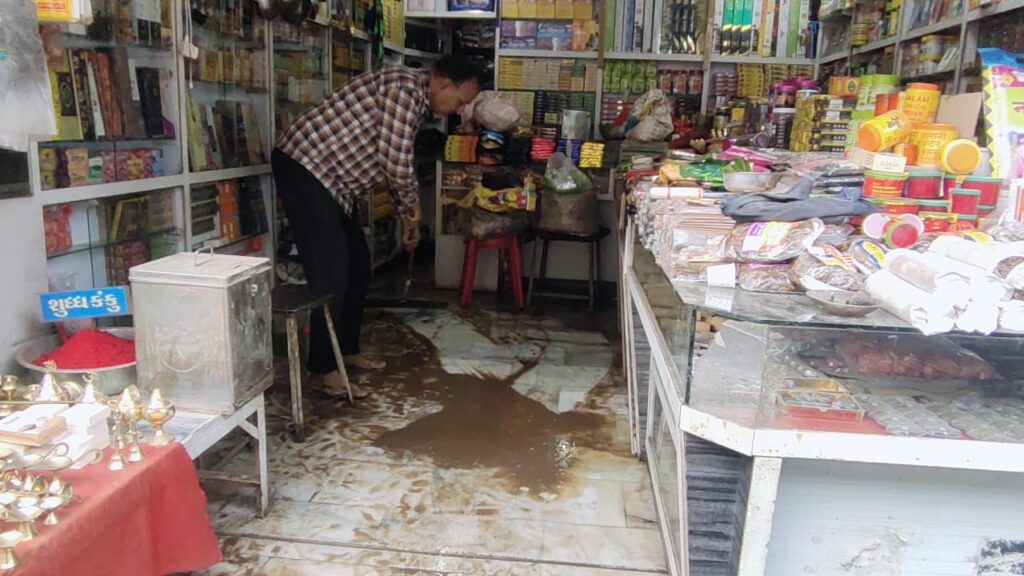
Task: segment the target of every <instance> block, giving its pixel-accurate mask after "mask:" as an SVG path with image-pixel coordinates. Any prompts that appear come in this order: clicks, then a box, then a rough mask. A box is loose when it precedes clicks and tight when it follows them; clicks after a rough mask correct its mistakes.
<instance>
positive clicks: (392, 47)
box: [384, 40, 405, 54]
mask: <svg viewBox="0 0 1024 576" xmlns="http://www.w3.org/2000/svg"><path fill="white" fill-rule="evenodd" d="M384 49H385V50H390V51H392V52H397V53H399V54H404V53H405V48H403V47H401V46H399V45H398V44H395V43H394V42H392V41H390V40H384Z"/></svg>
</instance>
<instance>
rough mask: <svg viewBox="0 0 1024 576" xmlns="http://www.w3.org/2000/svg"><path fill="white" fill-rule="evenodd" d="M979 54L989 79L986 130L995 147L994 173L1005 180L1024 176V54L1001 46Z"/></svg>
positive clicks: (992, 145)
mask: <svg viewBox="0 0 1024 576" xmlns="http://www.w3.org/2000/svg"><path fill="white" fill-rule="evenodd" d="M978 55H979V56H981V64H982V72H981V77H982V78H983V79H984V82H985V90H984V93H985V132H986V135H987V136H988V139H987V140H988V147H989V149H991V150H992V158H991V162H992V175H993V176H998V177H999V178H1002V179H1004V180H1010V179H1014V178H1021V177H1024V155H1022V154H1021V147H1022V145H1024V136H1022V135H1024V115H1022V114H1021V113H1020V110H1019V106H1020V104H1019V102H1020V93H1021V91H1022V90H1024V64H1022V62H1021V58H1022V57H1024V55H1022V54H1012V53H1010V52H1006V51H1005V50H1001V49H999V48H979V49H978Z"/></svg>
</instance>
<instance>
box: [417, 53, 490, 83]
mask: <svg viewBox="0 0 1024 576" xmlns="http://www.w3.org/2000/svg"><path fill="white" fill-rule="evenodd" d="M430 70H431V71H432V72H433V73H434V74H435V75H436V76H438V77H441V78H447V79H449V80H451V81H452V82H453V83H454V84H455V85H456V86H460V85H462V84H464V83H466V82H469V81H470V80H475V81H476V83H477V84H479V85H480V86H483V84H484V82H483V75H484V74H483V70H482V69H481V68H480V66H479V65H477V63H476V62H474V61H473V60H471V59H469V58H467V57H465V56H463V55H461V54H447V55H445V56H442V57H441V58H440V59H439V60H437V61H436V62H434V65H433V66H432V67H431V68H430Z"/></svg>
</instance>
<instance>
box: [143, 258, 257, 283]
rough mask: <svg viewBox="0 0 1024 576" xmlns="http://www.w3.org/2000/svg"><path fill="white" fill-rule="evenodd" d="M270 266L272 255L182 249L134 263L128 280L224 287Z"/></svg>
mask: <svg viewBox="0 0 1024 576" xmlns="http://www.w3.org/2000/svg"><path fill="white" fill-rule="evenodd" d="M269 269H270V259H269V258H256V257H253V256H232V255H228V254H211V253H207V252H179V253H178V254H172V255H170V256H167V257H165V258H161V259H159V260H153V261H152V262H147V263H145V264H140V265H138V266H134V267H133V268H132V269H131V270H129V271H128V279H129V280H130V281H131V282H132V283H133V284H134V283H136V282H139V283H146V284H180V285H186V286H209V287H212V288H225V287H227V286H230V285H232V284H234V283H235V282H238V281H239V280H242V279H244V278H248V277H250V276H254V275H256V274H259V273H260V272H263V271H265V270H269Z"/></svg>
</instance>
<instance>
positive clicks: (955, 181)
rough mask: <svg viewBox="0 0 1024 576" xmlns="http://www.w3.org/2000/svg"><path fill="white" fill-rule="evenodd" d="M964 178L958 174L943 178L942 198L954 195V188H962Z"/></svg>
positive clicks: (947, 175)
mask: <svg viewBox="0 0 1024 576" xmlns="http://www.w3.org/2000/svg"><path fill="white" fill-rule="evenodd" d="M964 178H965V177H964V176H957V175H956V174H946V175H945V176H943V177H942V197H943V198H949V196H950V194H952V193H953V188H962V186H961V185H962V184H963V183H964Z"/></svg>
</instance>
